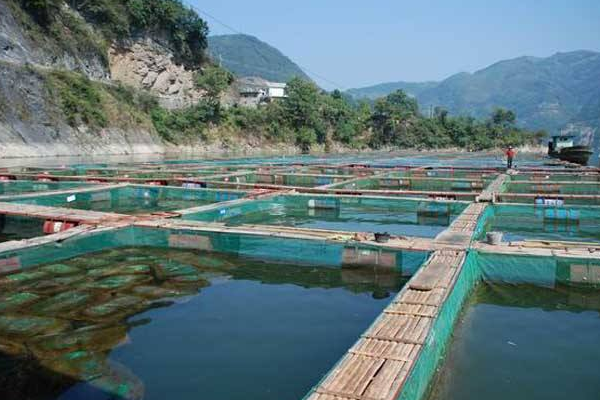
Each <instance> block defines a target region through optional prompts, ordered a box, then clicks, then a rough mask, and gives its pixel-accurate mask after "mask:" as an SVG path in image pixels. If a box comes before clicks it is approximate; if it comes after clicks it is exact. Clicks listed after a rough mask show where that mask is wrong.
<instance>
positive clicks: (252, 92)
mask: <svg viewBox="0 0 600 400" xmlns="http://www.w3.org/2000/svg"><path fill="white" fill-rule="evenodd" d="M286 86H287V85H286V84H285V83H279V82H269V81H267V80H265V79H262V78H257V77H244V78H239V79H238V80H237V81H236V87H237V92H238V96H239V99H238V101H237V102H236V104H238V105H241V106H257V105H259V104H260V103H267V102H269V101H273V100H276V99H281V98H285V97H287V95H286V94H285V88H286Z"/></svg>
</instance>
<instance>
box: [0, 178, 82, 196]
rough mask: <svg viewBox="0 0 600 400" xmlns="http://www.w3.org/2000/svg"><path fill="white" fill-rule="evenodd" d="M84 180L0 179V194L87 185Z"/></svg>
mask: <svg viewBox="0 0 600 400" xmlns="http://www.w3.org/2000/svg"><path fill="white" fill-rule="evenodd" d="M90 185H91V184H89V183H85V182H38V181H27V180H17V181H0V196H7V195H16V194H23V193H34V192H46V191H49V190H65V189H73V188H79V187H89V186H90Z"/></svg>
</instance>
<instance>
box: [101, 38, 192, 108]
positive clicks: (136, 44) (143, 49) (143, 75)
mask: <svg viewBox="0 0 600 400" xmlns="http://www.w3.org/2000/svg"><path fill="white" fill-rule="evenodd" d="M109 63H110V74H111V78H112V80H114V81H118V82H122V83H124V84H126V85H129V86H133V87H137V88H140V89H146V90H149V91H151V92H153V93H154V94H156V95H157V96H159V99H160V103H161V105H162V106H163V107H166V108H171V109H172V108H181V107H185V106H189V105H191V104H194V103H196V102H198V100H199V99H200V98H201V97H202V95H203V92H202V91H201V90H199V89H197V88H196V87H195V85H194V75H195V72H194V71H191V70H187V69H186V68H185V67H184V66H183V65H179V64H176V63H175V62H174V61H173V54H172V53H171V52H170V51H169V50H168V49H167V48H165V47H164V46H162V45H160V44H159V43H157V42H156V41H154V40H152V39H150V38H140V39H135V40H129V41H125V42H121V43H115V44H114V45H113V46H112V47H111V49H110V51H109Z"/></svg>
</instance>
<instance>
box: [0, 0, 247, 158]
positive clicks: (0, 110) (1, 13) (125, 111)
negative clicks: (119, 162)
mask: <svg viewBox="0 0 600 400" xmlns="http://www.w3.org/2000/svg"><path fill="white" fill-rule="evenodd" d="M18 1H19V0H0V157H29V156H56V155H83V154H95V155H99V154H133V153H157V152H165V151H167V150H174V149H177V150H180V149H183V148H184V147H185V150H194V151H197V152H206V153H210V154H215V153H224V152H228V151H230V150H240V149H241V150H242V151H245V152H252V151H254V150H255V148H254V146H252V145H251V144H249V143H236V144H235V145H236V146H232V144H228V143H221V142H218V141H217V142H216V143H215V142H213V143H211V144H210V145H208V144H206V143H202V142H199V141H198V142H194V143H186V145H185V146H180V147H177V146H175V145H173V144H172V143H167V142H165V141H164V140H163V139H162V138H161V136H160V135H159V134H158V133H157V131H156V129H155V127H154V125H153V123H152V120H151V117H150V115H151V112H150V111H149V110H148V109H144V104H143V102H144V101H148V99H145V98H144V96H143V93H148V94H150V95H151V96H152V97H153V98H154V99H155V100H152V101H156V100H157V101H158V104H159V105H160V106H162V107H163V108H166V109H176V108H181V107H187V106H190V105H192V104H195V103H196V102H198V100H200V99H202V97H203V96H204V95H205V93H204V92H203V91H202V90H201V89H198V88H197V87H196V86H195V84H194V81H195V77H196V74H197V73H199V72H201V67H200V66H197V65H196V66H195V67H194V66H189V64H187V65H184V63H182V62H178V61H176V56H175V55H174V51H172V50H171V48H170V47H169V44H168V43H166V41H165V40H163V38H162V37H161V32H149V33H144V34H136V35H131V36H129V37H125V38H123V37H119V38H118V39H112V40H107V36H106V35H103V33H102V32H100V30H99V28H98V26H97V25H95V24H94V23H90V22H89V21H88V19H86V18H84V16H82V15H81V14H80V13H79V12H78V11H75V10H74V9H72V8H70V7H69V6H68V5H67V4H71V3H64V4H62V5H61V8H60V15H55V22H54V25H53V26H52V27H51V28H50V29H43V28H41V27H40V25H39V24H37V23H36V21H34V19H33V18H32V17H31V15H30V14H28V13H27V12H25V11H24V10H23V8H22V6H21V5H20V4H21V3H19V2H18ZM52 30H54V31H56V30H61V32H60V35H58V36H57V35H56V34H55V32H53V31H52ZM64 71H74V72H76V74H72V75H69V74H68V73H66V72H65V73H63V72H64ZM122 85H123V86H124V87H126V88H127V89H123V86H122ZM130 89H131V90H130ZM136 89H137V90H139V91H140V92H142V95H140V96H138V95H135V94H132V93H135V92H134V91H135V90H136ZM138 97H139V98H138ZM233 147H235V148H233Z"/></svg>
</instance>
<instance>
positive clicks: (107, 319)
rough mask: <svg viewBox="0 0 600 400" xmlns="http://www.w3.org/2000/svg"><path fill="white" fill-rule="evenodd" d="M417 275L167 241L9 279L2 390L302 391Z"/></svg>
mask: <svg viewBox="0 0 600 400" xmlns="http://www.w3.org/2000/svg"><path fill="white" fill-rule="evenodd" d="M404 279H406V278H403V277H401V276H400V274H399V273H398V272H396V271H390V270H378V269H374V268H351V269H334V268H319V267H307V266H303V267H300V266H292V265H281V264H279V265H278V264H273V263H264V262H260V261H256V260H248V259H241V258H234V257H225V256H220V255H214V254H208V253H202V252H196V251H183V250H164V249H162V250H161V249H155V248H129V249H121V250H112V251H107V252H102V253H94V254H88V255H85V256H81V257H78V258H74V259H71V260H67V261H63V262H60V263H54V264H50V265H42V266H39V267H36V268H34V269H30V270H27V271H25V272H19V273H13V274H10V275H4V276H0V293H1V294H0V354H1V355H0V393H2V394H3V397H2V398H3V399H63V400H64V399H68V400H74V399H75V400H78V399H86V400H88V399H91V400H94V399H109V398H110V399H113V398H124V399H167V398H177V399H198V398H206V399H299V398H301V397H302V396H303V395H304V394H305V393H306V392H308V390H309V389H310V388H311V387H312V386H313V385H314V384H316V383H317V382H318V380H319V379H320V377H321V376H322V375H323V374H325V373H326V372H327V371H328V370H329V369H330V368H331V366H332V365H333V364H334V363H335V362H336V361H337V360H338V359H339V358H340V357H341V356H342V355H343V353H344V352H345V351H346V349H347V348H348V347H350V346H351V345H352V343H353V342H354V341H355V340H356V339H357V338H358V336H359V335H360V333H362V332H363V331H364V330H365V329H366V328H367V327H368V326H369V324H370V323H371V322H372V321H373V320H374V318H375V317H376V316H377V315H378V314H379V313H380V312H381V310H382V309H383V308H384V307H385V306H386V305H387V304H388V303H389V301H390V300H391V298H392V296H393V295H394V294H395V293H396V292H397V291H398V290H399V289H400V288H401V286H402V285H403V283H404Z"/></svg>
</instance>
